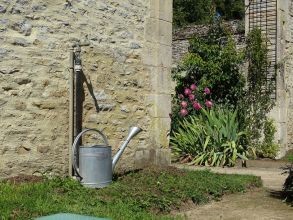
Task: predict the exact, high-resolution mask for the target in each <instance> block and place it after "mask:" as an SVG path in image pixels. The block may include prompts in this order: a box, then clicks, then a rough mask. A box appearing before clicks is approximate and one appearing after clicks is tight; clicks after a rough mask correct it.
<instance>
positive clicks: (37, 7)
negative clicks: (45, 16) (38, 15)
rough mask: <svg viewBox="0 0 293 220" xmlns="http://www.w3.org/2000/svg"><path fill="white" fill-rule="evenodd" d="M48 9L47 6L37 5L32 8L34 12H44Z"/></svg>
mask: <svg viewBox="0 0 293 220" xmlns="http://www.w3.org/2000/svg"><path fill="white" fill-rule="evenodd" d="M46 9H47V5H45V4H36V5H33V6H32V10H33V12H37V11H44V10H46Z"/></svg>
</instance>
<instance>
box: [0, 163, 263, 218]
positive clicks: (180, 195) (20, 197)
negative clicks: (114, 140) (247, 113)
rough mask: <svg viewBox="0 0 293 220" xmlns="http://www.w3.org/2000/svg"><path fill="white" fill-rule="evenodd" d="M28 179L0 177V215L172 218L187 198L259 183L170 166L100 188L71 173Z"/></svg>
mask: <svg viewBox="0 0 293 220" xmlns="http://www.w3.org/2000/svg"><path fill="white" fill-rule="evenodd" d="M14 179H18V178H14ZM27 179H28V178H24V180H25V181H24V182H23V183H20V182H19V181H18V182H13V181H4V182H2V183H0V194H1V197H0V213H1V214H0V216H1V218H2V219H3V220H4V219H31V218H34V217H38V216H44V215H48V214H53V213H61V212H70V213H76V214H84V215H91V216H98V217H109V218H112V219H119V220H123V219H127V220H131V219H175V218H174V217H172V216H169V213H170V212H171V211H172V210H178V209H180V208H182V207H184V204H189V203H190V202H191V201H192V202H193V203H195V204H202V203H206V202H209V201H210V200H213V199H216V200H217V199H219V198H220V197H221V196H222V195H224V194H226V193H234V192H244V191H245V190H247V189H248V188H251V187H259V186H261V180H260V178H259V177H255V176H248V175H243V176H241V175H227V174H215V173H211V172H209V171H187V170H179V169H176V168H172V167H170V168H165V169H158V168H148V169H144V170H138V171H132V172H128V173H126V174H123V175H118V176H117V177H116V180H115V181H114V183H113V184H112V185H110V186H109V187H107V188H104V189H100V190H95V189H87V188H84V187H82V186H81V185H80V184H79V183H78V182H76V181H74V180H72V179H70V178H54V179H44V180H43V181H32V182H29V181H26V180H27ZM31 179H32V180H34V178H31ZM38 180H39V179H38ZM178 218H179V217H178Z"/></svg>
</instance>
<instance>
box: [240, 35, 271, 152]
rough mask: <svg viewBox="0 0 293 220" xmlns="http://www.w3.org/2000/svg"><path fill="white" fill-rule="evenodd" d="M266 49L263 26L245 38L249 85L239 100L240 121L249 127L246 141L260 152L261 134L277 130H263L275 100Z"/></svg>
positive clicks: (245, 126)
mask: <svg viewBox="0 0 293 220" xmlns="http://www.w3.org/2000/svg"><path fill="white" fill-rule="evenodd" d="M267 53H268V49H267V46H266V39H265V38H264V36H263V35H262V33H261V30H260V29H254V30H252V31H251V32H250V33H249V34H248V36H247V40H246V51H245V58H246V61H247V62H248V64H249V66H248V73H247V89H246V91H245V95H244V96H242V100H241V102H239V105H240V110H241V111H240V115H239V118H240V121H241V123H240V124H241V125H242V126H243V129H244V130H245V131H246V140H245V141H246V145H249V146H254V147H255V149H256V152H260V154H262V153H261V152H262V151H263V147H264V145H262V143H261V139H262V136H263V135H270V136H273V135H274V133H275V130H271V132H269V133H268V132H265V133H263V132H264V128H265V127H264V125H265V123H266V121H268V116H267V115H268V113H269V112H270V110H271V109H272V108H273V106H274V104H275V102H274V100H273V99H272V96H271V95H272V93H273V92H274V91H275V88H274V83H273V82H272V81H270V80H268V78H267V75H268V71H267V69H268V68H269V66H270V63H269V61H268V59H267V57H268V56H267ZM270 124H272V122H270ZM266 125H268V124H266ZM266 131H268V129H266ZM272 131H273V132H272ZM272 133H273V134H272ZM264 139H265V140H266V139H268V137H266V136H265V137H264ZM269 145H270V146H269ZM272 145H274V143H273V142H272V141H270V144H266V147H268V148H270V147H273V148H274V146H272Z"/></svg>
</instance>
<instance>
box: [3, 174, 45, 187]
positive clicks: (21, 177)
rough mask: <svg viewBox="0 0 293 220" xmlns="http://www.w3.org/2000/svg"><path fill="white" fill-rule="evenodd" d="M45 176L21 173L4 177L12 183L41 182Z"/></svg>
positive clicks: (7, 181) (5, 180)
mask: <svg viewBox="0 0 293 220" xmlns="http://www.w3.org/2000/svg"><path fill="white" fill-rule="evenodd" d="M43 181H44V178H43V177H42V176H33V175H19V176H13V177H9V178H7V179H4V180H3V182H6V183H10V184H15V185H17V184H21V183H39V182H43Z"/></svg>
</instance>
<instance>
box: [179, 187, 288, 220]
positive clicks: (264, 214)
mask: <svg viewBox="0 0 293 220" xmlns="http://www.w3.org/2000/svg"><path fill="white" fill-rule="evenodd" d="M180 215H181V216H184V217H185V219H190V220H193V219H196V220H217V219H225V220H234V219H237V220H250V219H258V220H273V219H276V220H277V219H282V220H291V219H292V216H293V208H292V207H290V206H289V205H287V204H286V203H283V202H282V200H281V199H280V198H278V197H276V196H275V195H273V194H272V193H271V192H270V191H267V190H264V189H258V190H253V191H249V192H247V193H237V194H230V195H225V196H224V197H223V198H222V199H221V201H219V202H215V201H213V202H211V203H209V204H206V205H202V206H196V207H194V208H193V209H192V210H190V211H185V212H181V213H180Z"/></svg>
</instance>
